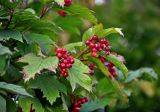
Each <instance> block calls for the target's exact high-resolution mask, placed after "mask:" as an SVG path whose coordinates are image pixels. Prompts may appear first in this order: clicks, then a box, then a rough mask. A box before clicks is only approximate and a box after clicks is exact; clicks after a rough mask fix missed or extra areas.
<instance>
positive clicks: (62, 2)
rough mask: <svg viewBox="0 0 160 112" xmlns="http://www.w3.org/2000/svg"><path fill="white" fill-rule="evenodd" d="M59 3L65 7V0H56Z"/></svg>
mask: <svg viewBox="0 0 160 112" xmlns="http://www.w3.org/2000/svg"><path fill="white" fill-rule="evenodd" d="M54 1H55V2H56V3H57V4H58V5H60V6H61V7H64V4H65V3H64V0H54Z"/></svg>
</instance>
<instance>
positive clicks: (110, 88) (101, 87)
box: [96, 78, 116, 96]
mask: <svg viewBox="0 0 160 112" xmlns="http://www.w3.org/2000/svg"><path fill="white" fill-rule="evenodd" d="M96 91H97V93H98V95H100V96H104V95H107V94H110V93H115V92H116V91H115V87H114V85H113V84H112V83H111V82H110V81H109V80H108V79H107V78H103V79H101V80H99V82H98V84H97V86H96Z"/></svg>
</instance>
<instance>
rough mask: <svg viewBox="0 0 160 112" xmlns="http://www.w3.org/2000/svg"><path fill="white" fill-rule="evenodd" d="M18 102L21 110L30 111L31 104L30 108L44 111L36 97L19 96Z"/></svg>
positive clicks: (38, 111)
mask: <svg viewBox="0 0 160 112" xmlns="http://www.w3.org/2000/svg"><path fill="white" fill-rule="evenodd" d="M18 104H19V106H20V107H21V108H22V110H23V112H30V108H31V104H32V109H35V112H44V109H43V107H42V105H41V103H40V102H39V100H38V99H37V98H30V97H19V99H18Z"/></svg>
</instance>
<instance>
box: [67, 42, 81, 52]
mask: <svg viewBox="0 0 160 112" xmlns="http://www.w3.org/2000/svg"><path fill="white" fill-rule="evenodd" d="M82 45H83V43H82V42H76V43H70V44H67V45H65V46H64V48H65V49H67V51H76V49H75V48H76V47H81V46H82Z"/></svg>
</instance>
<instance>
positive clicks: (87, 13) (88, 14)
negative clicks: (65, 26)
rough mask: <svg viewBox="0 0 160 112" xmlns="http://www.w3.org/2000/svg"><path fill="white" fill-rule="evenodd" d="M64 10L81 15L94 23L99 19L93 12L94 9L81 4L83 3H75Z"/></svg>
mask: <svg viewBox="0 0 160 112" xmlns="http://www.w3.org/2000/svg"><path fill="white" fill-rule="evenodd" d="M64 10H66V11H68V12H70V13H71V14H73V15H76V16H78V17H81V18H83V19H86V20H89V21H90V22H92V23H94V24H96V23H97V19H96V17H95V16H94V15H93V14H92V11H91V10H89V9H88V8H86V7H83V6H81V5H78V4H73V5H71V6H69V7H65V8H64Z"/></svg>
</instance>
